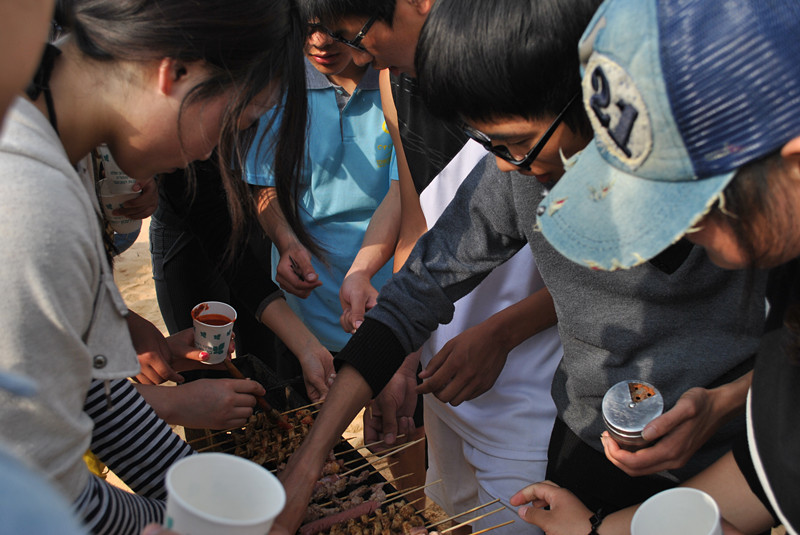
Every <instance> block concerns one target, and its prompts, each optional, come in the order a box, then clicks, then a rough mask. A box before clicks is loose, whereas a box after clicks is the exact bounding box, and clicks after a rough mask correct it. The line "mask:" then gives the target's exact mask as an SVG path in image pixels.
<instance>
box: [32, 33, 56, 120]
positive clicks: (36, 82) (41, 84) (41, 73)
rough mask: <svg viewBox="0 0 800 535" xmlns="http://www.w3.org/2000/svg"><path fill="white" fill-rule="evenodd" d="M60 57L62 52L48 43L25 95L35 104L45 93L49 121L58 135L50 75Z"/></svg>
mask: <svg viewBox="0 0 800 535" xmlns="http://www.w3.org/2000/svg"><path fill="white" fill-rule="evenodd" d="M60 55H61V50H59V49H58V47H56V46H53V45H51V44H49V43H48V44H47V46H46V47H45V49H44V54H43V55H42V60H41V61H40V62H39V68H38V69H37V70H36V74H34V76H33V81H32V82H31V83H30V84H28V87H27V88H26V89H25V94H26V95H28V98H30V99H31V100H32V101H34V102H35V101H36V99H38V98H39V95H41V94H42V93H44V100H45V104H46V105H47V115H48V119H50V124H51V125H53V130H55V131H56V134H58V119H57V118H56V108H55V105H54V104H53V93H52V92H51V91H50V75H51V74H52V73H53V67H54V66H55V63H56V58H57V57H58V56H60Z"/></svg>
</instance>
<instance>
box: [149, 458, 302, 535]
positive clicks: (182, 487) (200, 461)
mask: <svg viewBox="0 0 800 535" xmlns="http://www.w3.org/2000/svg"><path fill="white" fill-rule="evenodd" d="M166 485H167V513H166V518H165V521H164V527H166V528H167V529H171V530H173V531H175V532H176V533H180V534H182V535H220V534H221V533H224V534H226V535H266V533H267V532H269V530H270V528H271V527H272V523H273V522H274V521H275V517H277V516H278V514H279V513H280V512H281V511H282V510H283V506H284V505H285V503H286V493H285V492H284V490H283V486H282V485H281V483H280V481H278V478H276V477H275V476H273V475H272V474H271V473H269V471H268V470H267V469H266V468H264V467H263V466H260V465H258V464H256V463H254V462H253V461H248V460H247V459H243V458H241V457H235V456H233V455H228V454H226V453H198V454H196V455H190V456H188V457H184V458H183V459H181V460H180V461H178V462H176V463H175V464H173V465H172V466H171V467H170V468H169V470H168V471H167V478H166Z"/></svg>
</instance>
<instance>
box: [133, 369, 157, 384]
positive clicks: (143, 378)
mask: <svg viewBox="0 0 800 535" xmlns="http://www.w3.org/2000/svg"><path fill="white" fill-rule="evenodd" d="M136 380H137V381H139V382H140V383H141V384H143V385H155V384H158V383H154V382H153V381H151V380H150V377H148V376H147V374H146V373H144V371H141V372H139V374H138V375H137V376H136Z"/></svg>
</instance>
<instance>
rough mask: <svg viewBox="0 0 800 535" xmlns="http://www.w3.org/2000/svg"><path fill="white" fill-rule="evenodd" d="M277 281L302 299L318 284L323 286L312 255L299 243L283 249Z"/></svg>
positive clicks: (276, 276) (277, 270)
mask: <svg viewBox="0 0 800 535" xmlns="http://www.w3.org/2000/svg"><path fill="white" fill-rule="evenodd" d="M292 264H294V265H292ZM275 282H277V283H278V284H279V285H280V287H281V288H283V289H284V290H285V291H287V292H289V293H290V294H293V295H296V296H297V297H300V298H302V299H305V298H306V297H308V296H309V295H310V294H311V291H312V290H313V289H314V288H316V287H317V286H322V283H321V282H320V281H319V277H318V276H317V272H316V271H314V267H313V266H312V265H311V255H310V254H309V252H308V250H307V249H306V248H305V247H303V246H302V245H299V244H297V245H294V246H292V247H287V248H286V250H284V251H281V259H280V261H279V262H278V267H277V269H276V271H275Z"/></svg>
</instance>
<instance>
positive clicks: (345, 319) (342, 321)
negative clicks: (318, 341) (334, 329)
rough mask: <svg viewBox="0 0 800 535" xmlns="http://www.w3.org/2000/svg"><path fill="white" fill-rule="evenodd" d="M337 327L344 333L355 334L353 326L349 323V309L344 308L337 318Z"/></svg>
mask: <svg viewBox="0 0 800 535" xmlns="http://www.w3.org/2000/svg"><path fill="white" fill-rule="evenodd" d="M339 325H341V326H342V330H343V331H344V332H346V333H350V334H353V333H354V332H356V330H355V328H354V327H353V324H352V323H350V309H349V308H344V309H343V311H342V315H341V316H339Z"/></svg>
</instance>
